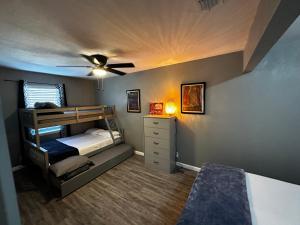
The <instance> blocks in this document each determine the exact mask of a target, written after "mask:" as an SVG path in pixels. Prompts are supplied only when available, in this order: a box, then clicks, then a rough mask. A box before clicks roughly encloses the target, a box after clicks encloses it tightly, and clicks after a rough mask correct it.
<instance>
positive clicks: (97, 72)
mask: <svg viewBox="0 0 300 225" xmlns="http://www.w3.org/2000/svg"><path fill="white" fill-rule="evenodd" d="M93 74H95V76H96V77H103V76H104V75H106V71H105V70H103V69H100V68H96V69H93Z"/></svg>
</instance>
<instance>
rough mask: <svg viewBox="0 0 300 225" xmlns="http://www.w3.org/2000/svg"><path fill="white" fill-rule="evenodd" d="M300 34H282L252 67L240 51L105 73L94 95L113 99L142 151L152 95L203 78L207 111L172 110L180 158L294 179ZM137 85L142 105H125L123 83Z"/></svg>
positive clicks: (299, 160) (299, 156)
mask: <svg viewBox="0 0 300 225" xmlns="http://www.w3.org/2000/svg"><path fill="white" fill-rule="evenodd" d="M299 46H300V40H299V38H295V39H291V40H288V41H280V42H279V43H278V44H276V45H275V46H274V48H273V49H271V51H270V52H269V53H268V54H267V56H266V57H265V58H264V59H263V61H262V62H261V63H260V64H259V65H258V67H257V68H256V69H255V70H254V71H253V72H251V73H248V74H242V72H241V71H242V65H243V59H242V54H241V53H233V54H228V55H223V56H217V57H213V58H209V59H204V60H197V61H193V62H187V63H183V64H178V65H173V66H168V67H164V68H158V69H153V70H149V71H145V72H140V73H136V74H132V75H128V76H126V77H117V78H109V79H106V80H105V82H104V89H105V90H104V92H103V93H101V94H100V95H99V96H98V101H99V102H100V103H104V104H115V105H116V109H117V113H118V116H119V119H120V122H121V124H122V126H123V128H124V129H125V133H126V139H127V142H128V143H130V144H132V145H133V146H134V147H135V148H136V149H137V150H139V151H143V123H142V116H143V115H144V114H147V113H148V110H149V105H148V104H149V102H150V101H166V100H167V99H174V100H175V101H176V102H177V105H178V106H180V105H179V104H180V84H181V83H185V82H197V81H205V82H207V92H206V97H207V98H206V109H207V113H206V115H187V114H182V115H181V114H180V113H178V115H177V116H178V124H177V129H178V131H177V150H178V152H179V155H180V157H179V160H178V161H180V162H183V163H187V164H190V165H194V166H201V164H202V163H203V162H217V163H224V164H228V165H232V166H237V167H241V168H244V169H245V170H247V171H248V172H252V173H256V174H261V175H264V176H269V177H273V178H277V179H281V180H285V181H289V182H293V183H298V184H300V176H299V171H300V138H299V137H300V136H299V134H300V104H299V103H300V100H299V99H300V88H299V87H300V76H299V71H300V63H299V58H300V49H299ZM136 88H137V89H141V102H142V113H141V114H130V113H127V112H126V94H125V91H126V89H136Z"/></svg>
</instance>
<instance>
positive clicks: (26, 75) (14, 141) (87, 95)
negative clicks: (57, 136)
mask: <svg viewBox="0 0 300 225" xmlns="http://www.w3.org/2000/svg"><path fill="white" fill-rule="evenodd" d="M6 79H9V80H15V81H18V80H21V79H25V80H28V81H35V82H41V83H54V84H55V83H64V84H65V86H66V95H67V100H68V104H69V105H94V104H96V88H95V82H94V81H92V80H86V79H80V78H72V77H63V76H55V75H47V74H41V73H33V72H26V71H20V70H12V69H7V68H3V67H2V68H1V67H0V94H1V98H2V102H3V114H4V120H5V127H6V132H7V138H8V146H9V150H10V156H11V161H12V165H13V166H15V165H18V164H20V163H21V154H20V149H21V146H20V143H21V142H20V135H19V121H18V83H17V82H12V81H5V80H6ZM93 126H94V123H84V124H80V125H74V126H72V127H71V131H72V133H73V134H76V133H80V132H82V131H83V130H86V129H88V128H90V127H93Z"/></svg>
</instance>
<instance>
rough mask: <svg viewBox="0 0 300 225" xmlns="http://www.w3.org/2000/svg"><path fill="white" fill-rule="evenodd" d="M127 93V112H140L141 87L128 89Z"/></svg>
mask: <svg viewBox="0 0 300 225" xmlns="http://www.w3.org/2000/svg"><path fill="white" fill-rule="evenodd" d="M126 94H127V112H129V113H140V112H141V96H140V89H134V90H126Z"/></svg>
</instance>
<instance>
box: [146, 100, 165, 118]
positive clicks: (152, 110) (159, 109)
mask: <svg viewBox="0 0 300 225" xmlns="http://www.w3.org/2000/svg"><path fill="white" fill-rule="evenodd" d="M163 112H164V103H162V102H151V103H150V107H149V114H152V115H162V114H163Z"/></svg>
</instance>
